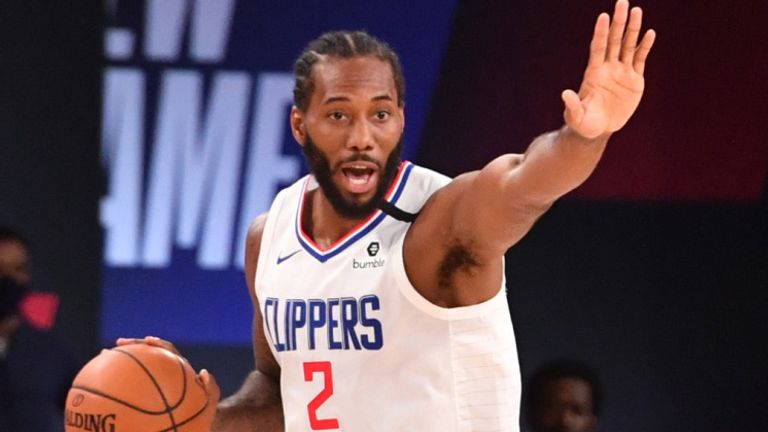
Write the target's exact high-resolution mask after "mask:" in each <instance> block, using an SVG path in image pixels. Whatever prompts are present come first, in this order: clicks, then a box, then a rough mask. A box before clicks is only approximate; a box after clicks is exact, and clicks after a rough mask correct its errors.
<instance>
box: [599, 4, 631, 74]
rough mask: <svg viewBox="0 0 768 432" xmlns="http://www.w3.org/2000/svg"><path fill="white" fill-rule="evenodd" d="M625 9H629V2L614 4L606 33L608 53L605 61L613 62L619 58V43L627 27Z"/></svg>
mask: <svg viewBox="0 0 768 432" xmlns="http://www.w3.org/2000/svg"><path fill="white" fill-rule="evenodd" d="M627 9H629V2H628V1H627V0H619V1H617V2H616V7H615V8H614V10H613V19H612V20H611V28H610V31H609V33H608V52H607V53H606V55H605V59H606V60H607V61H614V60H618V58H619V51H620V50H621V41H622V39H623V37H624V29H625V28H626V25H627Z"/></svg>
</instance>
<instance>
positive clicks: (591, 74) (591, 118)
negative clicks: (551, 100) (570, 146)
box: [563, 0, 655, 138]
mask: <svg viewBox="0 0 768 432" xmlns="http://www.w3.org/2000/svg"><path fill="white" fill-rule="evenodd" d="M628 7H629V5H628V3H627V1H626V0H619V1H618V2H617V3H616V10H615V12H614V17H613V22H612V23H611V24H610V27H609V23H608V21H609V18H608V15H607V14H601V15H600V16H599V17H598V19H597V23H596V24H595V32H594V35H593V38H592V43H591V46H590V56H589V64H588V66H587V69H586V71H585V72H584V79H583V81H582V83H581V87H580V89H579V92H578V94H577V93H575V92H574V91H572V90H566V91H564V92H563V101H564V102H565V106H566V107H565V122H566V124H567V125H568V126H569V127H570V128H571V129H573V130H575V131H576V132H578V133H579V134H580V135H582V136H584V137H587V138H594V137H597V136H600V135H603V134H608V133H612V132H615V131H617V130H619V129H621V128H622V126H624V124H626V122H627V121H628V120H629V118H630V117H631V116H632V113H634V112H635V109H637V106H638V104H639V103H640V98H641V97H642V95H643V89H644V87H645V79H644V78H643V71H644V69H645V59H646V58H647V56H648V53H649V52H650V49H651V46H652V45H653V41H654V38H655V33H654V32H653V30H650V31H648V32H647V33H646V34H645V36H644V37H643V39H642V41H641V42H640V44H639V45H638V44H637V40H638V36H639V33H640V26H641V21H642V11H641V10H640V9H639V8H634V9H633V10H632V13H631V16H630V17H629V25H628V26H626V24H627V15H628V13H627V9H628ZM625 26H626V34H624V30H625Z"/></svg>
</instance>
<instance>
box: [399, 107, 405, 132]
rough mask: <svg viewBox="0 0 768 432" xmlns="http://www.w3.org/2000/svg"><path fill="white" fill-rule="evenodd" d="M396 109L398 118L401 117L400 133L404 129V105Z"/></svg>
mask: <svg viewBox="0 0 768 432" xmlns="http://www.w3.org/2000/svg"><path fill="white" fill-rule="evenodd" d="M398 110H399V111H400V118H401V119H402V121H401V123H402V125H401V126H400V127H401V129H400V133H403V132H404V131H405V106H401V107H400V108H398Z"/></svg>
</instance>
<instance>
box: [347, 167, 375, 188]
mask: <svg viewBox="0 0 768 432" xmlns="http://www.w3.org/2000/svg"><path fill="white" fill-rule="evenodd" d="M341 172H342V174H344V179H345V183H346V186H347V190H349V191H350V192H352V193H366V192H369V191H370V190H371V189H373V188H374V186H375V183H376V182H375V179H376V172H377V171H376V170H375V169H373V168H372V167H369V166H366V165H349V166H346V167H343V168H342V169H341Z"/></svg>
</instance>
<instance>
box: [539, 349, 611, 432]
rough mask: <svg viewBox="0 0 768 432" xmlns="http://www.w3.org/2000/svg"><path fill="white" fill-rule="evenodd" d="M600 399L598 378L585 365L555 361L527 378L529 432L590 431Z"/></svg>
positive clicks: (595, 422) (597, 413) (592, 431)
mask: <svg viewBox="0 0 768 432" xmlns="http://www.w3.org/2000/svg"><path fill="white" fill-rule="evenodd" d="M602 399H603V397H602V387H601V385H600V380H599V379H598V378H597V374H595V373H594V372H593V371H592V370H591V369H590V368H589V367H588V366H587V365H585V364H583V363H581V362H577V361H573V360H555V361H552V362H550V363H547V364H545V365H544V366H542V367H541V368H540V369H539V370H538V371H537V372H536V373H535V374H534V375H533V378H531V383H530V385H529V386H528V394H527V396H526V401H527V404H528V409H527V412H528V422H529V423H530V425H531V427H532V428H533V429H532V430H533V432H594V431H595V430H597V420H598V415H599V414H600V408H601V406H602Z"/></svg>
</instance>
